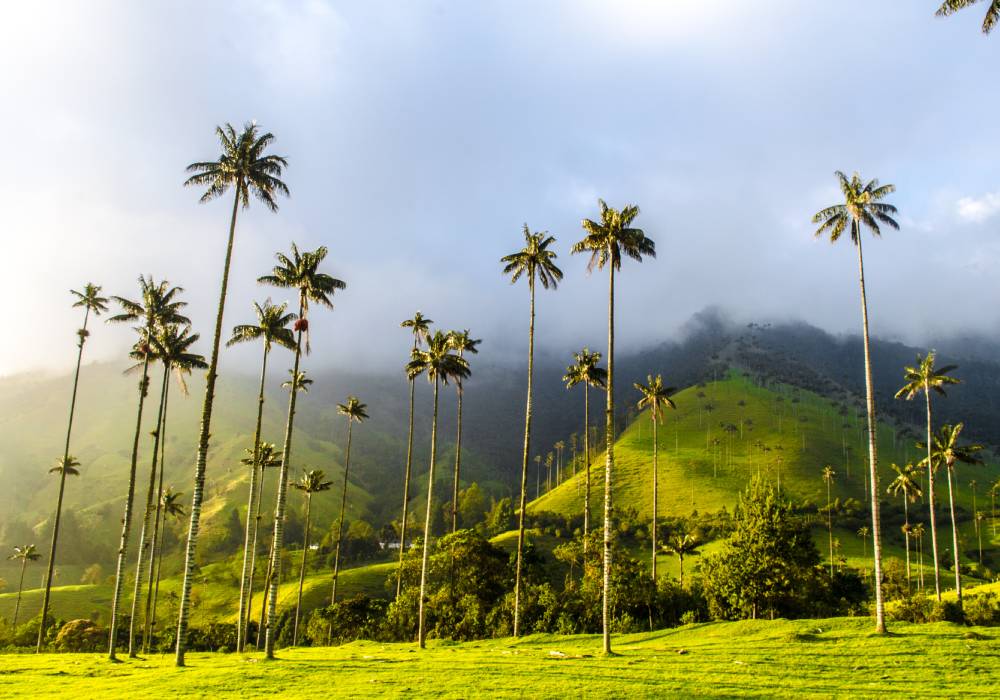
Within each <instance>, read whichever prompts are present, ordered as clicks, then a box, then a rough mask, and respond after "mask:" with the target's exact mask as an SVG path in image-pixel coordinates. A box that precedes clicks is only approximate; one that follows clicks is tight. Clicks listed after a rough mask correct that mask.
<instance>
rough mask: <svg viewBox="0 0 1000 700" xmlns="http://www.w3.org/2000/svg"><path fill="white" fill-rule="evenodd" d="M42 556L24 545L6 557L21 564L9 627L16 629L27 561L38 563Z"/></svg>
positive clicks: (33, 548) (28, 545)
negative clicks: (15, 599) (12, 617)
mask: <svg viewBox="0 0 1000 700" xmlns="http://www.w3.org/2000/svg"><path fill="white" fill-rule="evenodd" d="M41 556H42V555H41V554H39V553H38V550H36V549H35V545H33V544H25V545H20V546H15V547H14V553H13V554H11V555H10V556H8V557H7V559H9V560H10V561H20V562H21V577H20V578H19V579H18V581H17V601H16V602H15V603H14V619H13V621H11V623H10V626H11V627H12V628H14V629H17V615H18V613H19V612H20V611H21V591H22V590H24V570H25V569H26V568H27V567H28V562H29V561H38V559H39V558H40V557H41Z"/></svg>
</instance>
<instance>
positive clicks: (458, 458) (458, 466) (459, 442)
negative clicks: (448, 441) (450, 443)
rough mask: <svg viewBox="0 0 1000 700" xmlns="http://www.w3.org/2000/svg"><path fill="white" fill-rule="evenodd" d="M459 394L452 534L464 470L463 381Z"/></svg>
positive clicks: (454, 527)
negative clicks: (459, 486)
mask: <svg viewBox="0 0 1000 700" xmlns="http://www.w3.org/2000/svg"><path fill="white" fill-rule="evenodd" d="M455 391H456V393H458V419H457V420H458V428H457V430H456V433H455V483H454V484H452V487H451V532H452V534H455V532H456V531H457V530H458V480H459V475H460V473H461V469H462V394H463V392H462V380H461V379H459V380H458V381H456V382H455Z"/></svg>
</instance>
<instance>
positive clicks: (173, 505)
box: [160, 487, 184, 518]
mask: <svg viewBox="0 0 1000 700" xmlns="http://www.w3.org/2000/svg"><path fill="white" fill-rule="evenodd" d="M183 495H184V493H183V492H182V491H174V490H173V489H172V488H169V487H168V488H167V490H166V491H164V492H163V496H162V498H160V507H161V508H162V509H163V515H164V516H167V515H172V516H174V517H175V518H181V517H183V516H184V506H183V505H181V502H180V501H181V496H183Z"/></svg>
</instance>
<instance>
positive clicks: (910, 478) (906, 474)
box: [886, 464, 923, 503]
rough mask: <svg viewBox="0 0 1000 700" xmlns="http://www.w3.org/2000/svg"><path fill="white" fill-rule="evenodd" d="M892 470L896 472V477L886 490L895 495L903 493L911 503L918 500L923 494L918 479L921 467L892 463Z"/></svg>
mask: <svg viewBox="0 0 1000 700" xmlns="http://www.w3.org/2000/svg"><path fill="white" fill-rule="evenodd" d="M892 470H893V471H894V472H896V478H895V479H893V480H892V482H891V483H890V484H889V486H888V488H886V492H887V493H890V494H892V495H893V496H899V495H900V494H902V495H903V497H904V498H906V500H908V501H909V502H910V503H914V502H916V500H917V499H918V498H920V497H921V496H922V495H923V491H922V490H921V488H920V484H919V483H918V481H917V479H918V477H919V476H920V471H921V470H920V468H919V467H915V466H913V465H912V464H907V465H905V466H902V467H900V466H899V465H898V464H893V465H892Z"/></svg>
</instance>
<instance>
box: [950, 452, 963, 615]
mask: <svg viewBox="0 0 1000 700" xmlns="http://www.w3.org/2000/svg"><path fill="white" fill-rule="evenodd" d="M947 468H948V506H949V507H950V508H951V542H952V549H953V550H954V559H955V593H956V594H957V595H958V607H959V609H961V608H962V565H961V564H960V563H959V556H958V521H957V520H956V519H955V494H954V490H953V489H952V485H951V482H952V480H953V479H952V469H953V468H952V465H950V464H949V465H947Z"/></svg>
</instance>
